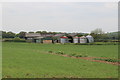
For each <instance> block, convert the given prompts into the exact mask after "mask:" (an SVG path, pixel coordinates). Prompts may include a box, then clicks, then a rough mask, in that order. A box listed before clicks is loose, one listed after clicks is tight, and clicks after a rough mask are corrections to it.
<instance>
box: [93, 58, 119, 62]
mask: <svg viewBox="0 0 120 80" xmlns="http://www.w3.org/2000/svg"><path fill="white" fill-rule="evenodd" d="M94 60H101V61H107V62H120V60H116V59H101V58H94Z"/></svg>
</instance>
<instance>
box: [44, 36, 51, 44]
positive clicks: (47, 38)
mask: <svg viewBox="0 0 120 80" xmlns="http://www.w3.org/2000/svg"><path fill="white" fill-rule="evenodd" d="M42 42H43V43H53V39H52V37H45V38H43V39H42Z"/></svg>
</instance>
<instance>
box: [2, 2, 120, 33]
mask: <svg viewBox="0 0 120 80" xmlns="http://www.w3.org/2000/svg"><path fill="white" fill-rule="evenodd" d="M117 4H118V3H117V2H24V3H23V2H7V3H3V4H2V24H3V27H2V29H3V30H5V31H12V32H16V33H18V32H20V31H27V32H28V31H38V30H40V31H43V30H45V31H58V32H60V31H61V32H91V30H94V29H96V28H102V30H103V31H105V32H113V31H118V5H117Z"/></svg>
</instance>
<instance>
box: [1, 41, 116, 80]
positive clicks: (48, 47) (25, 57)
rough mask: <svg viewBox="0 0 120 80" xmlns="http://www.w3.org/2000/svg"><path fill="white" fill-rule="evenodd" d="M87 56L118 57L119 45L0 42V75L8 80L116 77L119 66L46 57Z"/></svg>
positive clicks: (68, 58)
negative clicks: (0, 54)
mask: <svg viewBox="0 0 120 80" xmlns="http://www.w3.org/2000/svg"><path fill="white" fill-rule="evenodd" d="M48 51H53V52H58V51H63V52H64V53H65V54H71V53H75V54H83V55H84V54H86V55H87V56H88V57H108V58H116V59H117V58H118V45H73V44H70V45H69V44H67V45H63V44H35V43H13V42H11V43H10V42H3V46H2V53H3V54H2V56H3V57H2V58H3V66H2V67H3V68H2V70H3V74H2V77H3V78H6V77H11V78H52V77H59V78H61V77H75V78H117V77H118V66H117V65H112V64H106V63H99V62H92V61H87V60H82V59H74V58H70V57H63V56H59V55H53V54H49V53H48Z"/></svg>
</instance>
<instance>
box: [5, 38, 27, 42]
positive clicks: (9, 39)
mask: <svg viewBox="0 0 120 80" xmlns="http://www.w3.org/2000/svg"><path fill="white" fill-rule="evenodd" d="M4 42H26V40H25V39H20V38H8V39H4Z"/></svg>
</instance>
